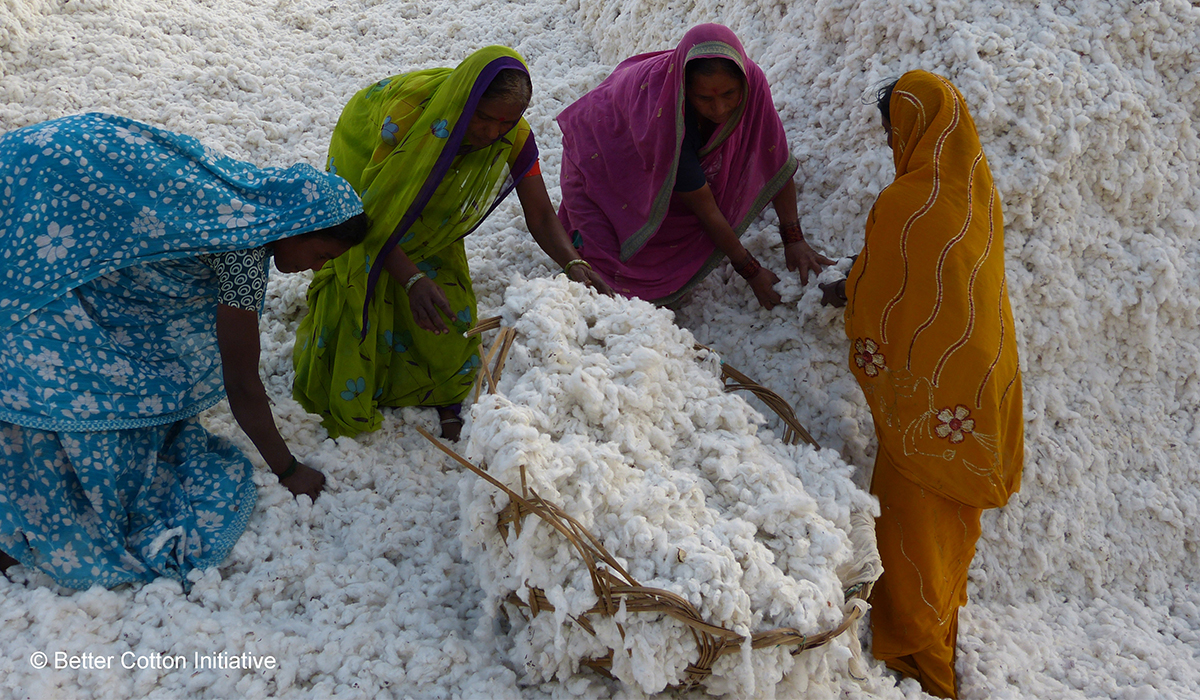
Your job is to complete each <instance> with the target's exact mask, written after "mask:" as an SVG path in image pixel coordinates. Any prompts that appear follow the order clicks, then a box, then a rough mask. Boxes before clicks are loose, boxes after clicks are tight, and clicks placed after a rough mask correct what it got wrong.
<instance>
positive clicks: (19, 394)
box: [0, 389, 29, 411]
mask: <svg viewBox="0 0 1200 700" xmlns="http://www.w3.org/2000/svg"><path fill="white" fill-rule="evenodd" d="M0 404H3V405H5V406H8V407H9V408H11V409H12V410H14V411H20V410H22V409H26V408H29V394H28V393H26V392H25V390H24V389H3V390H0Z"/></svg>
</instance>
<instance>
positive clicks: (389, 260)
mask: <svg viewBox="0 0 1200 700" xmlns="http://www.w3.org/2000/svg"><path fill="white" fill-rule="evenodd" d="M383 269H385V270H387V272H388V274H389V275H391V276H392V279H394V280H396V281H397V282H399V283H400V284H404V283H405V282H407V281H408V280H409V279H411V278H412V276H413V275H415V274H417V273H418V272H420V270H419V269H417V264H416V263H415V262H413V261H412V258H410V257H408V253H405V252H404V249H403V248H401V247H400V246H395V247H393V248H392V250H391V251H390V252H389V253H388V254H387V257H386V258H384V259H383Z"/></svg>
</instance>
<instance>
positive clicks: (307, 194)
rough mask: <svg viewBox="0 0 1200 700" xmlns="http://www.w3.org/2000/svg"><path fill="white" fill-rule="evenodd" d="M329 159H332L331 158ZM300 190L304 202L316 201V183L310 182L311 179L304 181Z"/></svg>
mask: <svg viewBox="0 0 1200 700" xmlns="http://www.w3.org/2000/svg"><path fill="white" fill-rule="evenodd" d="M331 161H332V159H331ZM301 192H302V193H303V194H304V201H306V202H313V201H316V199H317V197H318V194H317V183H315V182H312V181H309V182H306V183H304V187H303V188H302V189H301Z"/></svg>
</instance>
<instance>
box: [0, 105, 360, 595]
mask: <svg viewBox="0 0 1200 700" xmlns="http://www.w3.org/2000/svg"><path fill="white" fill-rule="evenodd" d="M361 211H362V205H361V202H360V201H359V199H358V196H357V195H356V194H354V191H353V189H352V188H351V187H350V186H349V184H348V183H346V182H345V181H344V180H342V179H341V178H338V177H335V176H330V175H327V174H325V173H321V172H319V171H317V170H316V169H314V168H311V167H309V166H304V165H297V166H293V167H291V168H288V169H286V170H283V169H274V168H267V169H261V168H257V167H254V166H252V165H249V164H247V163H243V162H240V161H236V160H233V159H231V158H228V157H226V156H223V155H220V154H218V153H214V152H211V151H209V150H207V149H205V148H204V147H203V146H202V145H201V144H200V143H199V142H198V141H196V140H195V139H193V138H190V137H187V136H182V135H179V134H174V133H171V132H167V131H163V130H160V129H156V128H153V127H150V126H146V125H144V124H139V123H137V122H133V121H131V120H128V119H124V118H120V117H114V116H110V115H101V114H87V115H79V116H75V117H67V118H64V119H58V120H54V121H50V122H45V123H42V124H38V125H35V126H31V127H26V128H23V129H18V130H16V131H12V132H9V133H7V134H5V135H3V136H2V137H0V282H2V283H0V550H3V551H4V552H6V553H7V554H9V555H10V556H13V557H15V558H16V559H17V560H18V561H20V562H21V563H22V564H24V565H25V566H27V567H32V568H37V569H40V570H42V571H44V572H46V573H47V574H49V575H50V576H51V577H52V578H53V579H54V580H55V581H56V582H57V583H59V584H60V585H63V586H67V587H71V588H80V589H81V588H87V587H89V586H91V585H93V584H100V585H103V586H107V587H112V586H116V585H119V584H122V583H129V582H137V581H149V580H152V579H154V578H156V577H158V576H168V577H171V578H174V579H176V580H179V581H182V582H184V584H185V585H186V581H187V574H188V572H189V571H191V570H192V569H194V568H200V567H205V566H210V565H213V564H216V563H217V562H219V561H221V560H222V559H223V558H224V557H225V556H226V554H228V552H229V550H230V548H231V547H232V546H233V544H234V543H235V542H236V541H237V539H238V537H239V536H240V535H241V533H242V531H243V530H244V529H245V526H246V522H247V519H248V518H249V516H250V513H251V512H252V511H253V509H254V504H255V501H256V497H257V496H256V492H255V488H254V483H253V481H252V480H251V472H252V465H251V463H250V461H249V460H248V459H247V458H246V456H245V455H243V454H242V453H241V452H240V451H239V450H238V449H237V448H236V447H234V446H232V445H231V444H229V443H227V442H226V441H224V440H221V439H218V438H215V437H213V436H212V435H209V434H208V432H207V431H205V430H204V428H203V427H202V426H201V425H200V423H199V420H198V418H197V414H199V413H200V412H201V411H203V410H204V409H206V408H208V407H210V406H212V405H213V404H215V403H216V402H217V401H219V400H220V399H221V398H222V397H223V396H224V388H223V382H222V376H221V362H220V353H219V350H218V347H217V342H216V333H215V317H216V306H217V301H216V300H217V293H218V287H217V281H216V278H215V275H214V273H213V272H212V270H210V269H209V268H208V266H206V265H205V264H204V263H202V262H201V261H200V260H199V259H198V256H200V255H202V254H208V253H220V252H227V251H233V250H243V249H250V248H257V247H261V246H265V245H269V244H270V243H272V242H274V241H276V240H279V239H281V238H285V237H288V236H294V235H299V234H302V233H307V232H309V231H314V230H318V229H321V228H326V227H329V226H332V225H335V224H337V223H340V222H342V221H345V220H346V219H348V218H350V217H351V216H353V215H355V214H357V213H359V212H361Z"/></svg>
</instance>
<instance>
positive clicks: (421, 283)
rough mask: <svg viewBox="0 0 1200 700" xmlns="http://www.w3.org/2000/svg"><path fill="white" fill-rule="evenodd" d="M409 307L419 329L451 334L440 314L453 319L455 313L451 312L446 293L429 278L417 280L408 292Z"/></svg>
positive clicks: (439, 333)
mask: <svg viewBox="0 0 1200 700" xmlns="http://www.w3.org/2000/svg"><path fill="white" fill-rule="evenodd" d="M408 305H409V308H410V309H412V315H413V320H414V321H416V322H417V325H418V326H419V327H421V328H424V329H425V330H427V331H429V332H430V333H436V334H438V335H441V334H443V333H449V332H450V329H449V328H447V327H446V323H445V321H443V320H442V317H441V315H440V314H439V313H438V312H441V313H442V314H445V315H446V318H453V317H454V312H453V311H451V310H450V302H449V301H448V300H447V299H446V293H445V292H443V291H442V288H441V287H440V286H438V283H437V282H434V281H433V280H431V279H429V278H428V277H422V278H421V279H419V280H417V281H416V283H415V284H413V286H412V288H411V289H409V290H408Z"/></svg>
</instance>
